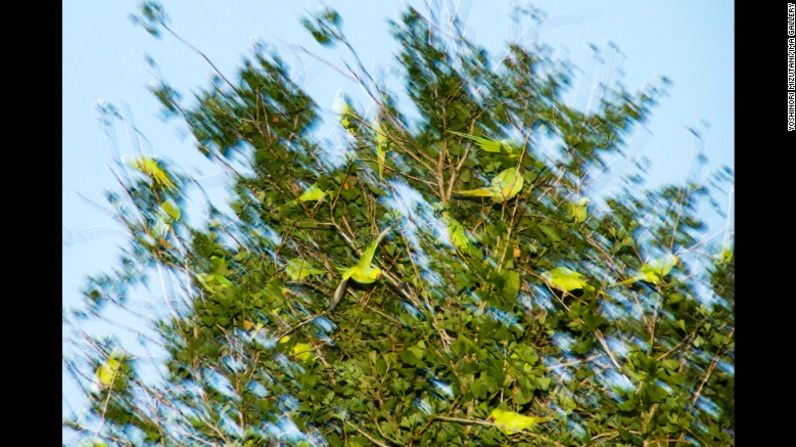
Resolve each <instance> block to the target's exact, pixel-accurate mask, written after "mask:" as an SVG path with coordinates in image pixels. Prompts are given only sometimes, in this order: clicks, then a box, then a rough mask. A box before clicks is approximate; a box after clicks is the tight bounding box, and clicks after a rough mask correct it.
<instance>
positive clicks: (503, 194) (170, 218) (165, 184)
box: [96, 91, 679, 434]
mask: <svg viewBox="0 0 796 447" xmlns="http://www.w3.org/2000/svg"><path fill="white" fill-rule="evenodd" d="M332 108H333V110H334V112H335V113H336V114H337V115H338V117H339V122H340V124H341V125H342V127H343V128H344V129H345V130H347V131H348V132H350V133H351V134H352V135H354V136H356V131H357V129H358V126H359V125H360V123H364V121H363V120H362V119H361V118H360V117H359V116H358V115H357V114H356V111H355V110H354V108H353V107H352V106H351V103H350V101H349V99H348V97H347V96H346V95H345V93H343V92H342V91H338V92H337V95H336V97H335V100H334V103H333V106H332ZM371 127H372V129H373V130H374V132H375V139H376V155H377V163H378V174H379V178H380V179H382V178H383V175H384V163H385V160H386V157H387V152H388V149H389V140H388V138H387V135H386V133H385V132H384V130H383V129H382V127H381V126H380V125H379V123H378V122H376V123H373V124H372V125H371ZM451 134H454V135H457V136H459V137H462V138H465V139H468V140H470V141H472V142H473V143H474V144H475V145H476V146H478V147H479V148H480V149H481V150H483V151H485V152H490V153H497V154H502V155H504V156H507V157H509V158H517V157H519V156H520V155H521V153H522V150H523V149H522V147H521V146H520V145H518V144H516V143H514V142H512V141H511V140H494V139H491V138H488V137H485V136H476V135H470V134H466V133H461V132H451ZM124 161H126V163H127V164H128V165H129V166H130V167H131V168H133V169H135V170H137V171H139V172H140V173H141V174H143V175H144V176H146V177H147V178H149V180H150V181H151V185H152V187H153V188H154V189H155V190H169V189H171V190H173V189H175V188H176V186H175V184H174V182H173V180H172V179H171V177H170V176H169V174H168V172H167V171H166V170H165V168H164V167H163V166H162V164H161V163H160V162H159V161H158V160H157V159H156V158H154V157H149V156H144V155H139V156H134V157H129V156H128V157H126V159H125V160H124ZM522 187H523V176H522V173H521V172H520V170H519V169H518V168H509V169H506V170H504V171H502V172H500V173H498V174H497V175H496V176H495V177H494V178H492V180H491V182H490V184H489V186H487V187H483V188H477V189H470V190H463V191H455V194H456V195H457V196H460V197H483V198H489V199H491V200H492V201H493V202H494V203H503V202H506V201H508V200H510V199H512V198H514V197H515V196H516V195H517V194H519V192H520V191H521V190H522ZM326 195H327V192H326V191H323V190H322V189H321V188H320V187H319V186H318V185H317V184H313V185H311V186H309V187H308V188H307V189H306V190H304V192H302V194H301V195H299V197H298V198H297V199H296V201H298V202H313V201H322V200H324V198H325V197H326ZM587 203H588V199H586V198H583V199H581V200H580V201H578V202H576V203H572V204H570V214H571V215H572V216H573V218H574V219H575V221H576V222H582V221H584V220H585V219H586V217H587V208H586V205H587ZM160 211H161V212H160V215H161V216H160V220H159V222H158V224H157V225H156V227H157V228H156V229H155V232H156V233H159V234H162V233H164V232H165V231H167V230H168V229H169V228H170V227H171V225H173V223H174V222H176V221H177V220H179V219H180V210H179V208H178V207H177V206H176V205H175V204H174V203H173V202H171V201H170V200H167V201H164V202H163V203H162V204H161V207H160ZM442 220H443V222H444V223H445V224H446V226H447V229H448V236H449V240H450V241H451V244H452V245H453V246H454V247H455V248H456V249H458V250H461V251H462V252H469V251H470V250H471V249H472V244H471V240H470V238H469V237H468V235H467V232H466V230H465V228H464V227H463V226H462V225H461V224H460V223H459V222H458V221H456V220H455V219H454V218H453V217H451V216H450V215H449V214H448V213H447V212H443V213H442ZM389 231H390V227H389V226H388V227H387V228H385V229H384V230H383V231H382V232H381V233H380V234H379V235H378V236H377V237H376V239H374V240H373V241H372V242H371V244H370V245H369V246H368V247H367V248H366V249H365V250H364V251H363V252H362V254H361V256H360V257H359V259H358V260H357V262H356V263H355V264H354V265H351V266H349V267H345V268H340V269H339V273H340V276H341V281H340V283H339V285H338V287H337V289H336V290H335V292H334V296H333V297H332V300H331V304H330V306H329V310H332V309H333V308H334V307H335V306H336V305H337V304H338V303H339V302H340V300H341V299H342V297H343V295H344V294H345V291H346V289H347V285H348V282H349V281H350V280H353V281H355V282H357V283H359V284H372V283H374V282H376V281H377V280H378V279H379V278H380V277H381V276H382V274H383V272H382V270H381V269H380V268H379V267H378V266H376V265H374V263H373V260H374V257H375V254H376V250H377V248H378V247H379V244H380V243H381V241H382V240H383V239H384V238H385V237H386V236H387V234H388V233H389ZM678 262H679V259H678V258H677V256H674V255H672V254H668V255H666V256H664V257H662V258H660V259H657V260H653V261H651V262H649V263H646V264H644V265H643V266H642V267H641V268H640V269H639V272H638V274H637V275H635V276H632V277H630V278H628V279H627V280H624V281H621V282H618V283H615V284H613V285H614V286H618V285H626V284H630V283H634V282H637V281H646V282H648V283H651V284H655V285H657V284H658V283H659V282H660V281H661V280H662V278H664V277H665V276H666V275H668V274H669V272H670V271H671V270H672V268H673V267H674V266H675V265H676V264H677V263H678ZM285 272H286V274H287V275H288V277H289V278H290V279H291V280H294V281H301V280H303V279H304V278H306V277H308V276H311V275H320V274H324V273H325V271H324V270H322V269H320V268H317V267H316V266H314V265H313V264H312V263H310V262H308V261H305V260H302V259H293V260H290V261H289V262H288V263H287V266H286V269H285ZM541 278H542V279H544V281H545V282H546V283H547V284H548V285H549V286H550V287H552V288H554V289H557V290H559V291H561V292H564V293H569V292H573V291H576V290H583V289H592V286H590V285H589V284H588V282H587V279H586V277H585V275H583V274H581V273H579V272H576V271H573V270H571V269H568V268H566V267H557V268H554V269H551V270H549V271H547V272H544V273H543V274H542V275H541ZM288 338H289V337H284V338H283V339H282V340H280V343H285V342H287V340H288ZM305 348H306V349H305ZM309 348H310V347H309V345H302V344H297V345H296V346H294V348H293V349H294V351H296V352H294V354H295V356H296V357H297V358H299V359H301V360H304V361H306V360H308V359H309V358H310V355H311V354H310V349H309ZM121 365H122V363H121V362H120V360H119V358H118V357H117V355H115V354H114V355H111V356H109V357H108V358H107V359H106V361H105V362H104V363H102V364H101V365H100V366H99V367H98V368H97V371H96V380H97V384H98V385H99V386H101V387H105V388H107V387H111V386H112V384H113V382H114V380H115V379H116V377H117V375H118V373H119V369H120V367H121ZM490 419H491V421H492V423H493V424H494V425H495V426H496V427H498V428H499V429H501V430H503V431H504V432H506V433H508V434H513V433H517V432H519V431H522V430H526V429H529V428H531V427H533V426H535V425H536V424H538V423H540V422H544V421H546V420H547V419H549V418H542V417H535V416H526V415H522V414H519V413H515V412H512V411H506V410H502V409H495V410H493V411H492V412H491V414H490Z"/></svg>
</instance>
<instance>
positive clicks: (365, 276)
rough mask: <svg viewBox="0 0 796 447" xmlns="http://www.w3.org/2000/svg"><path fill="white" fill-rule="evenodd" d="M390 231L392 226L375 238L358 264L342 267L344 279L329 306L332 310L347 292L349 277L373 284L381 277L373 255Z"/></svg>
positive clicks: (361, 282)
mask: <svg viewBox="0 0 796 447" xmlns="http://www.w3.org/2000/svg"><path fill="white" fill-rule="evenodd" d="M389 231H390V227H387V228H385V229H384V230H383V231H382V232H381V234H379V236H378V237H377V238H376V240H374V241H373V242H372V243H371V244H370V246H368V248H367V249H365V251H363V252H362V256H360V257H359V261H357V263H356V264H354V265H353V266H351V267H348V268H346V269H341V273H342V277H343V279H342V280H341V281H340V285H338V286H337V289H336V290H335V291H334V296H333V297H332V303H331V304H330V306H329V309H330V310H331V309H333V308H334V307H335V306H337V303H339V302H340V299H341V298H342V297H343V294H344V293H345V290H346V287H347V285H348V280H349V279H353V280H354V281H356V282H358V283H360V284H371V283H373V282H375V281H376V280H377V279H379V277H380V276H381V274H382V271H381V269H380V268H378V267H375V266H373V265H372V264H373V256H374V255H375V254H376V249H377V248H378V247H379V243H381V240H382V239H384V237H385V236H386V235H387V233H388V232H389Z"/></svg>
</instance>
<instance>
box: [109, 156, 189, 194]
mask: <svg viewBox="0 0 796 447" xmlns="http://www.w3.org/2000/svg"><path fill="white" fill-rule="evenodd" d="M122 161H123V162H125V163H127V165H129V166H130V167H131V168H133V169H135V170H136V171H139V172H141V173H142V174H144V175H146V176H147V177H149V178H150V179H151V180H152V183H153V184H154V185H155V186H156V187H159V188H163V189H174V188H176V186H174V182H172V181H171V178H169V174H168V172H166V170H165V169H163V168H162V167H161V166H160V163H158V161H157V160H156V159H155V158H153V157H148V156H146V155H138V156H130V155H125V156H124V157H122Z"/></svg>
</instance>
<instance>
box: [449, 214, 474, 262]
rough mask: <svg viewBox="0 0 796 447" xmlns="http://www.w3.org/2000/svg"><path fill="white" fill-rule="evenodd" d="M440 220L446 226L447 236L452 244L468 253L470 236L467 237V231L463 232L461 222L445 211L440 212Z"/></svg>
mask: <svg viewBox="0 0 796 447" xmlns="http://www.w3.org/2000/svg"><path fill="white" fill-rule="evenodd" d="M442 220H443V222H445V224H446V225H447V227H448V238H449V239H450V241H451V244H453V246H454V247H456V248H457V249H459V250H461V251H463V252H465V253H468V252H469V251H470V247H471V244H470V238H469V237H467V233H466V232H465V230H464V227H463V226H462V224H460V223H459V221H457V220H456V219H454V218H453V217H451V215H450V214H448V213H447V212H444V213H442Z"/></svg>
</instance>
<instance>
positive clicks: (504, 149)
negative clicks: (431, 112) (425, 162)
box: [450, 131, 522, 158]
mask: <svg viewBox="0 0 796 447" xmlns="http://www.w3.org/2000/svg"><path fill="white" fill-rule="evenodd" d="M450 133H452V134H454V135H457V136H460V137H462V138H467V139H468V140H470V141H473V142H475V144H476V145H477V146H478V147H480V148H481V149H482V150H483V151H485V152H491V153H495V154H503V155H506V156H509V157H511V158H514V157H517V156H518V155H520V153H521V152H522V147H520V145H518V144H517V143H515V142H513V141H511V140H509V139H503V140H493V139H491V138H488V137H485V136H480V137H479V136H477V135H470V134H467V133H462V132H454V131H450Z"/></svg>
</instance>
